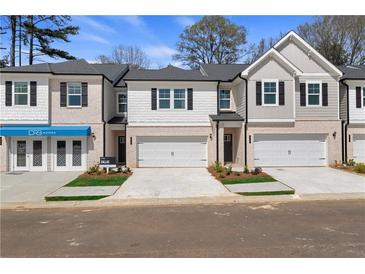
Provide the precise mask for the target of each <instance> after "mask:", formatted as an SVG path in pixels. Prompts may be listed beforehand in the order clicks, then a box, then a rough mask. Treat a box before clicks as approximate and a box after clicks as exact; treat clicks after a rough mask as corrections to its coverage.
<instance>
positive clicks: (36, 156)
mask: <svg viewBox="0 0 365 274" xmlns="http://www.w3.org/2000/svg"><path fill="white" fill-rule="evenodd" d="M33 166H42V141H40V140H35V141H33Z"/></svg>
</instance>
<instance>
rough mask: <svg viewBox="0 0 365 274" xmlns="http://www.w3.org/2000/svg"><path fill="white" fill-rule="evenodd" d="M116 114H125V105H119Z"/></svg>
mask: <svg viewBox="0 0 365 274" xmlns="http://www.w3.org/2000/svg"><path fill="white" fill-rule="evenodd" d="M118 107H119V108H118V112H127V104H119V106H118Z"/></svg>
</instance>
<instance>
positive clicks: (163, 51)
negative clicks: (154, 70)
mask: <svg viewBox="0 0 365 274" xmlns="http://www.w3.org/2000/svg"><path fill="white" fill-rule="evenodd" d="M144 50H145V52H146V53H147V55H148V56H150V57H154V58H165V57H168V58H169V57H171V56H172V55H174V54H176V50H175V49H173V48H170V47H168V46H165V45H158V46H148V47H146V48H145V49H144Z"/></svg>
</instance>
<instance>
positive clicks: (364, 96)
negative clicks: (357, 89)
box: [362, 87, 365, 107]
mask: <svg viewBox="0 0 365 274" xmlns="http://www.w3.org/2000/svg"><path fill="white" fill-rule="evenodd" d="M362 107H365V87H363V88H362Z"/></svg>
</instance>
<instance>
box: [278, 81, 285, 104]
mask: <svg viewBox="0 0 365 274" xmlns="http://www.w3.org/2000/svg"><path fill="white" fill-rule="evenodd" d="M279 105H280V106H283V105H285V82H284V81H280V82H279Z"/></svg>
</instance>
